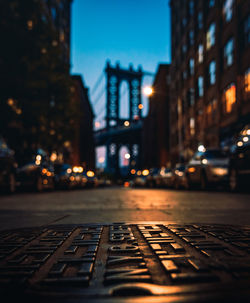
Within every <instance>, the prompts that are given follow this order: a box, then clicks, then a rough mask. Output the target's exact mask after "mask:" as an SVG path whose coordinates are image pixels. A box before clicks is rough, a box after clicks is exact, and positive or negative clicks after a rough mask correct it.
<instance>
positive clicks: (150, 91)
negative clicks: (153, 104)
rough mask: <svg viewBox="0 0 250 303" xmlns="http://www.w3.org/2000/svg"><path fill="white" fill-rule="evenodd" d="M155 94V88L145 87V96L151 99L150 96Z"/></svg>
mask: <svg viewBox="0 0 250 303" xmlns="http://www.w3.org/2000/svg"><path fill="white" fill-rule="evenodd" d="M153 93H154V91H153V88H152V87H151V86H145V87H144V88H143V94H144V95H145V96H147V97H150V96H152V95H153Z"/></svg>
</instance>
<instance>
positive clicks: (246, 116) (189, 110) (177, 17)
mask: <svg viewBox="0 0 250 303" xmlns="http://www.w3.org/2000/svg"><path fill="white" fill-rule="evenodd" d="M170 6H171V18H172V19H171V23H172V32H171V36H172V65H171V78H172V81H171V105H170V125H171V127H170V133H171V134H170V153H171V159H172V161H173V162H174V163H176V162H177V161H183V160H188V159H189V158H190V157H191V156H192V155H193V153H194V152H195V151H196V149H197V147H198V145H199V144H203V145H204V146H206V147H219V146H221V147H225V146H227V145H230V143H231V141H232V139H233V137H234V136H235V134H236V133H237V132H238V131H239V130H240V129H241V128H242V127H243V126H244V125H245V124H247V123H250V95H249V92H250V90H249V88H250V60H249V50H250V1H249V0H237V1H236V0H224V1H223V0H208V1H204V0H195V1H194V0H189V1H185V0H174V1H171V2H170Z"/></svg>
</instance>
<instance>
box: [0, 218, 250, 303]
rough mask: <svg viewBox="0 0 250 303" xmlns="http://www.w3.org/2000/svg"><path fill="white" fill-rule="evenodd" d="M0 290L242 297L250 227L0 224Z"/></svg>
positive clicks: (79, 296) (33, 295)
mask: <svg viewBox="0 0 250 303" xmlns="http://www.w3.org/2000/svg"><path fill="white" fill-rule="evenodd" d="M0 289H1V291H0V294H1V296H2V297H4V298H5V299H8V300H9V301H11V300H13V301H15V302H16V300H18V301H20V300H21V299H22V300H26V301H27V302H28V301H29V300H31V301H33V300H36V301H37V302H88V301H90V302H142V301H143V302H217V301H220V302H235V301H240V300H242V302H247V301H249V300H250V227H249V226H231V225H230V226H229V225H199V224H186V225H185V224H182V225H181V224H168V223H167V222H159V223H157V222H153V223H148V222H147V223H143V222H141V223H138V224H134V223H131V224H130V223H114V224H84V225H52V226H46V227H42V228H27V229H20V230H10V231H3V232H1V233H0Z"/></svg>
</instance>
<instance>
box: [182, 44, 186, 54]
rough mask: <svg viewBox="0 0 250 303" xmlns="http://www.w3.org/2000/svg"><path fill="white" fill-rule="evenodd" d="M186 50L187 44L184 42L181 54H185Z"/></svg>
mask: <svg viewBox="0 0 250 303" xmlns="http://www.w3.org/2000/svg"><path fill="white" fill-rule="evenodd" d="M186 52H187V45H186V44H183V45H182V54H183V55H185V54H186Z"/></svg>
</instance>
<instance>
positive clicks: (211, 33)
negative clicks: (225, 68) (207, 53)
mask: <svg viewBox="0 0 250 303" xmlns="http://www.w3.org/2000/svg"><path fill="white" fill-rule="evenodd" d="M206 42H207V49H210V48H211V47H212V46H213V45H214V44H215V23H212V24H210V26H209V28H208V31H207V35H206Z"/></svg>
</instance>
